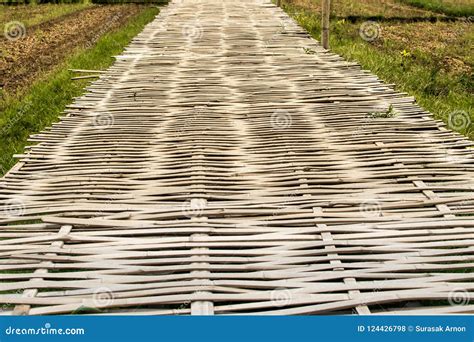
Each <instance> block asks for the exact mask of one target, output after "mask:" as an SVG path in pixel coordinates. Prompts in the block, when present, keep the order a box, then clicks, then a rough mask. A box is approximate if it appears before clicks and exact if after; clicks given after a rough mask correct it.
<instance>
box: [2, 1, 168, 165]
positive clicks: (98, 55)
mask: <svg viewBox="0 0 474 342" xmlns="http://www.w3.org/2000/svg"><path fill="white" fill-rule="evenodd" d="M158 12H159V10H158V8H156V7H149V8H146V9H144V10H143V11H142V12H141V13H140V14H138V15H137V16H136V17H134V18H132V19H131V20H130V21H129V23H128V24H127V25H126V26H124V27H123V28H121V29H119V30H117V31H113V32H110V33H106V34H105V35H104V36H102V37H101V38H100V39H99V40H98V42H97V44H96V45H95V46H93V47H92V48H90V49H78V50H77V51H75V53H73V54H72V56H71V57H69V58H68V59H67V60H66V61H65V62H63V63H62V64H60V65H58V66H57V67H56V68H55V69H54V70H53V71H52V72H50V73H48V74H46V75H44V76H43V77H42V78H41V79H40V80H38V81H36V82H35V83H34V84H32V85H31V87H29V88H28V89H27V90H26V92H25V93H24V94H23V95H22V96H21V97H7V98H6V99H4V101H3V103H2V107H3V108H4V112H3V113H2V114H1V115H0V141H1V144H0V158H1V159H0V172H1V174H4V173H6V172H7V171H8V170H9V169H10V168H11V167H12V166H13V165H14V164H15V162H16V161H15V160H14V158H13V157H12V156H13V154H15V153H21V152H22V151H23V149H24V147H25V145H26V144H27V139H28V137H29V135H31V134H32V133H35V132H39V131H41V130H43V129H44V128H45V127H48V126H50V125H51V124H52V123H53V122H55V121H57V119H58V117H59V116H60V115H61V113H62V112H63V111H64V109H65V107H66V105H68V104H70V103H71V102H72V100H73V98H74V97H77V96H79V95H81V94H82V93H83V92H84V87H85V86H86V85H87V84H89V82H90V81H87V80H76V81H72V80H71V77H72V75H71V73H70V72H69V71H68V69H95V70H98V69H105V68H107V67H108V66H110V65H111V64H112V63H113V61H114V59H113V58H112V57H113V56H115V55H118V54H120V52H121V51H122V50H123V48H124V47H125V46H126V45H127V44H128V43H129V42H130V40H131V39H132V38H133V37H134V36H135V35H137V34H138V33H139V32H140V31H141V30H142V29H143V27H144V26H145V25H146V24H147V23H148V22H150V21H151V20H153V18H154V17H155V15H156V14H157V13H158Z"/></svg>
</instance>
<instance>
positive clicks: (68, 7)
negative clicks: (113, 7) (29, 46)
mask: <svg viewBox="0 0 474 342" xmlns="http://www.w3.org/2000/svg"><path fill="white" fill-rule="evenodd" d="M90 6H92V4H90V3H87V2H85V3H78V4H59V5H58V4H41V5H34V4H32V5H18V6H2V5H1V4H0V9H1V10H0V27H1V29H2V32H3V28H4V26H5V25H6V24H7V23H8V22H11V21H19V22H21V23H23V25H25V27H31V26H35V25H39V24H42V23H45V22H47V21H50V20H53V19H56V18H59V17H62V16H64V15H67V14H71V13H74V12H77V11H80V10H83V9H85V8H87V7H90Z"/></svg>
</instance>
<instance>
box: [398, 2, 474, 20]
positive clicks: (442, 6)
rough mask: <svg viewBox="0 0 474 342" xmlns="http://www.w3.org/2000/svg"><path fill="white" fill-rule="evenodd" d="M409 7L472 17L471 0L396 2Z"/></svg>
mask: <svg viewBox="0 0 474 342" xmlns="http://www.w3.org/2000/svg"><path fill="white" fill-rule="evenodd" d="M398 1H399V2H401V3H405V4H407V5H410V6H415V7H418V8H423V9H427V10H430V11H433V12H438V13H443V14H446V15H452V16H458V17H470V16H474V3H473V1H472V0H398Z"/></svg>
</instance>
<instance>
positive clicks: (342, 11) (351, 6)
mask: <svg viewBox="0 0 474 342" xmlns="http://www.w3.org/2000/svg"><path fill="white" fill-rule="evenodd" d="M286 1H287V2H288V3H290V4H293V5H296V6H299V7H301V8H304V9H307V10H311V11H312V12H317V13H319V12H320V11H321V1H319V0H318V1H314V0H286ZM331 15H333V16H336V17H341V18H342V17H362V18H364V17H385V18H391V17H401V18H411V17H432V16H440V14H437V13H433V12H431V11H427V10H424V9H419V8H415V7H411V6H408V5H403V4H400V3H397V2H396V1H395V0H359V1H354V0H332V1H331Z"/></svg>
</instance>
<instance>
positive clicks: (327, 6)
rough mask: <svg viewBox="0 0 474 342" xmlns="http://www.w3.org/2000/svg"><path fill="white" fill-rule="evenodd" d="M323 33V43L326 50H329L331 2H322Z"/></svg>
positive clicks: (327, 0) (328, 0) (325, 0)
mask: <svg viewBox="0 0 474 342" xmlns="http://www.w3.org/2000/svg"><path fill="white" fill-rule="evenodd" d="M322 1H323V4H322V25H321V26H322V28H323V29H322V33H321V42H322V44H323V47H324V48H325V49H329V13H330V11H331V0H322Z"/></svg>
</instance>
